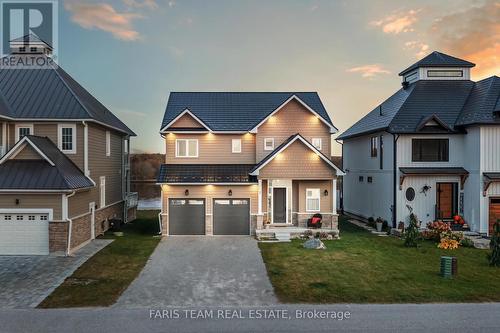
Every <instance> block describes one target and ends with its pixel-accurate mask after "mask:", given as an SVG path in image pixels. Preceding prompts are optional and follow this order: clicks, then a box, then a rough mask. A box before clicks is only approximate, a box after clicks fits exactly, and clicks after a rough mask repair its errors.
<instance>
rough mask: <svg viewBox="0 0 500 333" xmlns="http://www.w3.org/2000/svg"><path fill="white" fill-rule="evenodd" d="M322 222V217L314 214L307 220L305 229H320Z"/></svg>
mask: <svg viewBox="0 0 500 333" xmlns="http://www.w3.org/2000/svg"><path fill="white" fill-rule="evenodd" d="M322 220H323V215H321V214H319V213H317V214H314V215H313V216H312V217H311V218H310V219H309V220H307V227H308V228H313V229H321V225H322V223H321V221H322Z"/></svg>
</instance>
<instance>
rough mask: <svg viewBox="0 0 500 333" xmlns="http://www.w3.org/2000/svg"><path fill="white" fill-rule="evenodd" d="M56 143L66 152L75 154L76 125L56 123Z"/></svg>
mask: <svg viewBox="0 0 500 333" xmlns="http://www.w3.org/2000/svg"><path fill="white" fill-rule="evenodd" d="M58 129H59V130H58V138H57V144H58V147H59V149H60V150H61V151H62V152H63V153H66V154H76V125H58Z"/></svg>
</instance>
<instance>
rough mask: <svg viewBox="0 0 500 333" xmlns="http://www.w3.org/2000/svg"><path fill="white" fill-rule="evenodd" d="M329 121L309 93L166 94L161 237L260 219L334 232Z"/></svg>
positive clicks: (211, 231)
mask: <svg viewBox="0 0 500 333" xmlns="http://www.w3.org/2000/svg"><path fill="white" fill-rule="evenodd" d="M336 132H337V129H336V128H335V126H334V125H333V124H332V121H331V119H330V117H329V116H328V113H327V111H326V110H325V108H324V106H323V104H322V102H321V100H320V98H319V96H318V94H317V93H293V92H283V93H277V92H255V93H254V92H248V93H245V92H242V93H225V92H220V93H217V92H200V93H189V92H184V93H183V92H180V93H171V94H170V98H169V100H168V105H167V108H166V112H165V117H164V119H163V123H162V126H161V135H162V137H164V139H165V144H166V164H164V165H162V167H161V170H160V174H159V178H158V183H159V184H161V186H162V206H163V207H162V232H163V234H164V235H250V234H253V233H254V232H255V229H262V228H263V226H264V223H270V224H273V225H275V226H284V227H286V226H302V227H303V226H305V225H306V221H307V219H308V218H310V217H311V216H312V215H313V214H315V213H321V214H322V215H323V222H324V224H325V225H326V226H328V227H331V228H333V229H337V208H336V204H335V203H336V193H337V189H336V188H337V176H338V175H342V171H341V170H340V169H338V168H337V167H336V166H335V165H334V164H333V163H332V161H331V160H330V156H331V135H332V134H333V133H336Z"/></svg>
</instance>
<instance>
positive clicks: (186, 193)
mask: <svg viewBox="0 0 500 333" xmlns="http://www.w3.org/2000/svg"><path fill="white" fill-rule="evenodd" d="M184 195H185V196H186V197H187V196H188V195H189V190H188V189H186V190H185V191H184Z"/></svg>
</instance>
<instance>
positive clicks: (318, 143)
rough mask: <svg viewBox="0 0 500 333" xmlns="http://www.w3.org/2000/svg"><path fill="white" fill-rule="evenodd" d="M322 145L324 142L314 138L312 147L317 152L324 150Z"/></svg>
mask: <svg viewBox="0 0 500 333" xmlns="http://www.w3.org/2000/svg"><path fill="white" fill-rule="evenodd" d="M322 143H323V140H321V138H312V145H313V146H314V147H315V148H316V149H317V150H321V148H322V146H323V145H322Z"/></svg>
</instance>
